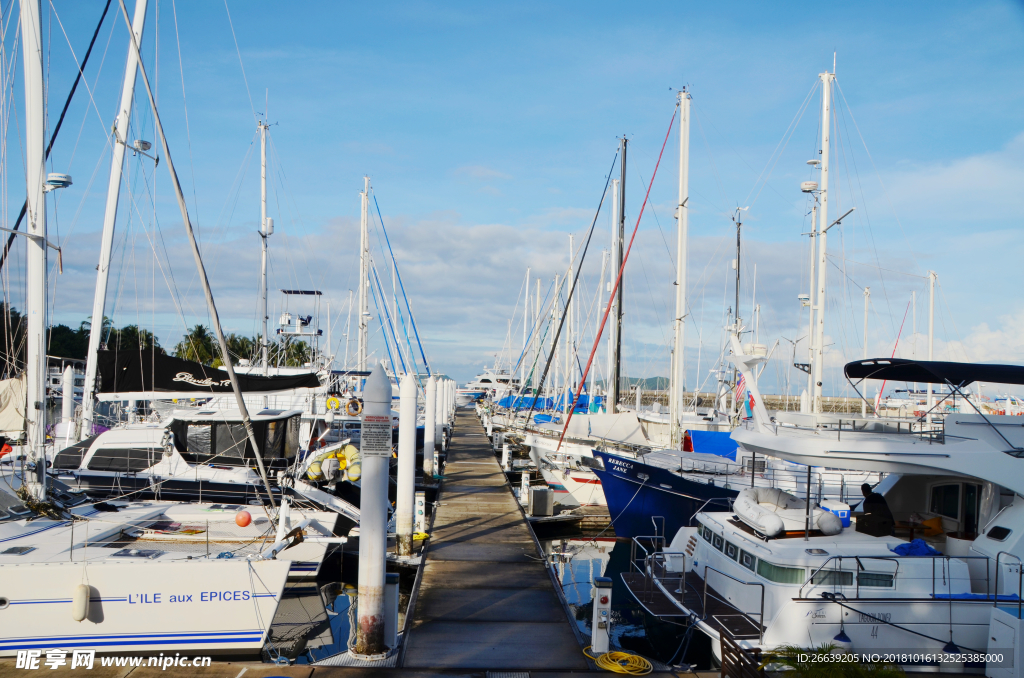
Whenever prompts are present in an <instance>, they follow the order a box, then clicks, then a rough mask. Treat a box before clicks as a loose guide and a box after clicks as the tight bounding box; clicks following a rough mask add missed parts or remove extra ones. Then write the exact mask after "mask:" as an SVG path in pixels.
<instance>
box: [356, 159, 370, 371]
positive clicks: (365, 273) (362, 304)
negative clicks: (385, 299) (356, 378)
mask: <svg viewBox="0 0 1024 678" xmlns="http://www.w3.org/2000/svg"><path fill="white" fill-rule="evenodd" d="M369 195H370V177H363V190H362V192H361V193H360V194H359V200H360V204H361V211H360V216H359V342H358V348H357V361H358V362H357V365H356V369H358V370H359V371H360V372H365V371H366V339H367V325H368V324H369V317H370V300H369V298H368V296H369V295H367V289H366V288H367V284H368V281H369V277H370V236H369V233H368V231H367V227H366V210H367V207H368V202H367V201H368V199H369Z"/></svg>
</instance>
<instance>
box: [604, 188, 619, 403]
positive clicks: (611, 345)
mask: <svg viewBox="0 0 1024 678" xmlns="http://www.w3.org/2000/svg"><path fill="white" fill-rule="evenodd" d="M619 247H620V243H619V180H618V179H612V242H611V251H610V252H609V253H608V268H609V271H608V282H607V290H608V292H609V296H611V291H612V280H613V279H614V278H615V276H616V275H618V269H617V268H613V265H614V263H615V261H616V260H617V258H618V249H619ZM616 298H617V297H611V298H610V300H609V301H610V303H611V305H612V308H611V318H612V322H611V324H610V326H609V328H608V330H609V331H608V364H607V369H606V370H605V372H604V375H605V376H604V380H605V389H604V391H605V396H606V397H605V400H606V401H607V402H606V403H605V412H608V413H611V412H613V411H614V410H612V409H611V399H612V386H611V382H612V373H613V372H614V371H615V368H614V367H613V366H614V364H615V335H616V334H618V331H619V328H618V325H617V323H616V322H615V319H616V318H617V317H619V306H618V304H616V303H615V300H616ZM615 393H616V395H617V394H618V390H617V389H616V391H615Z"/></svg>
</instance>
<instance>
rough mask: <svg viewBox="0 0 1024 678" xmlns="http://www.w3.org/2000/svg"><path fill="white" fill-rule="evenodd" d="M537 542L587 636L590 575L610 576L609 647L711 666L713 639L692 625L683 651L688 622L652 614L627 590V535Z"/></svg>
mask: <svg viewBox="0 0 1024 678" xmlns="http://www.w3.org/2000/svg"><path fill="white" fill-rule="evenodd" d="M541 545H542V546H543V547H544V551H545V552H546V553H547V554H548V562H549V563H550V564H551V567H552V568H553V569H554V570H555V572H556V574H557V575H558V580H559V581H560V582H561V583H562V591H563V592H564V593H565V597H566V600H568V601H569V607H570V608H571V609H572V611H573V613H574V615H575V617H576V624H577V626H579V628H580V631H582V632H583V634H584V635H587V636H589V635H590V620H591V616H592V614H593V586H592V583H593V581H594V577H601V576H603V577H609V578H610V579H611V580H612V636H611V644H612V649H621V650H626V651H629V652H635V653H637V654H641V655H643V656H645V657H649V658H651V659H656V660H658V661H660V662H663V663H665V664H679V663H686V664H690V665H692V666H693V667H695V668H702V669H706V668H710V658H711V641H710V640H709V639H708V638H707V636H705V635H704V634H702V633H700V632H699V631H696V630H695V631H694V632H693V633H692V634H691V638H690V641H689V646H688V648H687V649H686V651H685V653H684V652H683V649H684V648H683V644H684V636H685V633H686V627H684V626H682V625H681V624H676V623H672V622H664V621H659V620H658V619H657V618H655V617H652V616H651V615H650V614H648V613H647V612H646V611H645V610H644V609H643V608H642V607H640V605H639V604H637V602H636V601H635V600H634V599H633V597H632V596H631V595H630V593H629V591H627V590H626V585H625V584H624V583H623V582H622V578H621V577H620V576H619V575H620V574H621V573H622V572H626V571H628V570H629V551H630V542H629V540H627V539H615V538H606V537H602V538H596V539H595V538H587V537H568V538H564V539H547V540H543V539H542V540H541ZM680 655H683V656H680Z"/></svg>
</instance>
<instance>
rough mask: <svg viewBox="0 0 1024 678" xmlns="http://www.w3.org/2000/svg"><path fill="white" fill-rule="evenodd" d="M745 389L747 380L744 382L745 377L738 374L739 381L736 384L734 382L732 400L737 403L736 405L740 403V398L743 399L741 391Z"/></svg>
mask: <svg viewBox="0 0 1024 678" xmlns="http://www.w3.org/2000/svg"><path fill="white" fill-rule="evenodd" d="M746 387H747V380H746V378H745V377H744V376H743V373H742V372H740V378H739V381H737V382H736V395H735V397H734V398H733V400H734V401H735V402H737V403H738V402H739V401H740V398H742V397H743V389H744V388H746Z"/></svg>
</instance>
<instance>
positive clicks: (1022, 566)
mask: <svg viewBox="0 0 1024 678" xmlns="http://www.w3.org/2000/svg"><path fill="white" fill-rule="evenodd" d="M1003 556H1008V557H1010V558H1013V559H1014V560H1016V561H1017V619H1021V604H1022V603H1024V600H1022V599H1021V598H1022V596H1024V590H1022V584H1024V563H1022V562H1021V560H1020V558H1019V557H1018V556H1016V555H1014V554H1012V553H1009V552H1007V551H1000V552H999V553H997V554H996V581H995V586H994V587H993V589H992V598H993V603H992V604H993V605H994V606H996V607H999V559H1000V558H1002V557H1003Z"/></svg>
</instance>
